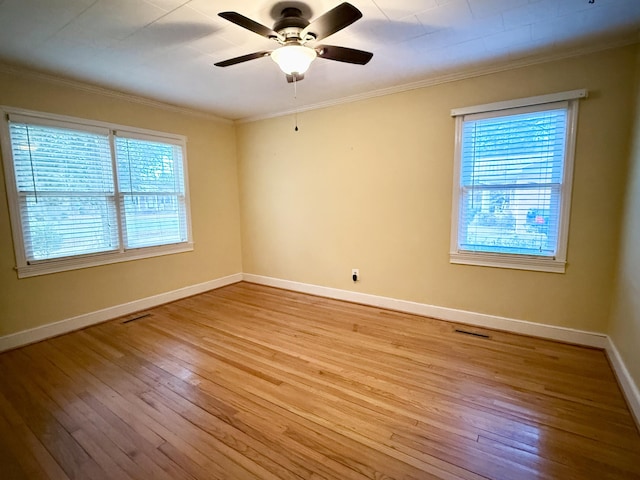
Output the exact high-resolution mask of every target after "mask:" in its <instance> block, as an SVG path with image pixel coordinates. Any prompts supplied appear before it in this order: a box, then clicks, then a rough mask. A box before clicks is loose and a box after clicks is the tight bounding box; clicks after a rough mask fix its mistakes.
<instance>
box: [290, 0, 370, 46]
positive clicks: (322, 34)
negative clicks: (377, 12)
mask: <svg viewBox="0 0 640 480" xmlns="http://www.w3.org/2000/svg"><path fill="white" fill-rule="evenodd" d="M360 18H362V12H360V10H358V9H357V8H356V7H354V6H353V5H351V4H350V3H347V2H345V3H341V4H340V5H338V6H337V7H335V8H333V9H331V10H329V11H328V12H327V13H325V14H324V15H321V16H319V17H318V18H316V19H315V20H314V21H313V22H311V23H310V24H309V25H308V26H307V27H306V28H305V29H304V30H302V32H301V34H300V38H305V37H306V36H307V35H308V34H309V33H311V34H313V36H314V37H315V39H316V40H322V39H323V38H326V37H328V36H329V35H333V34H334V33H336V32H337V31H339V30H342V29H343V28H345V27H348V26H349V25H351V24H352V23H353V22H355V21H356V20H358V19H360Z"/></svg>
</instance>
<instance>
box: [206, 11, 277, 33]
mask: <svg viewBox="0 0 640 480" xmlns="http://www.w3.org/2000/svg"><path fill="white" fill-rule="evenodd" d="M218 16H220V17H222V18H224V19H225V20H229V21H230V22H231V23H235V24H236V25H239V26H241V27H242V28H246V29H247V30H251V31H252V32H254V33H257V34H258V35H261V36H263V37H267V38H279V37H280V35H278V33H277V32H274V31H273V30H272V29H270V28H269V27H265V26H264V25H262V24H261V23H258V22H255V21H253V20H251V19H250V18H247V17H245V16H244V15H241V14H239V13H238V12H220V13H219V14H218Z"/></svg>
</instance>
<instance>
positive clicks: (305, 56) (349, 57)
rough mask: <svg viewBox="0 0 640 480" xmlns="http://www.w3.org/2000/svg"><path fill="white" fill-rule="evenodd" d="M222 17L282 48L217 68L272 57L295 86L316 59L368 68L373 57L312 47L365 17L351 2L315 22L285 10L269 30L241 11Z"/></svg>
mask: <svg viewBox="0 0 640 480" xmlns="http://www.w3.org/2000/svg"><path fill="white" fill-rule="evenodd" d="M218 15H219V16H220V17H222V18H224V19H225V20H228V21H230V22H232V23H235V24H236V25H239V26H241V27H243V28H246V29H247V30H251V31H252V32H254V33H257V34H258V35H261V36H263V37H266V38H268V39H270V40H275V41H276V42H278V44H279V45H280V46H279V47H278V48H276V49H275V50H263V51H261V52H255V53H249V54H248V55H242V56H240V57H235V58H231V59H229V60H224V61H222V62H218V63H215V66H217V67H228V66H231V65H236V64H238V63H242V62H247V61H249V60H254V59H256V58H262V57H269V56H270V57H271V58H272V59H273V60H274V61H275V62H276V63H277V64H278V66H279V67H280V69H281V70H282V71H283V72H284V73H285V75H286V76H287V81H288V82H289V83H291V82H294V81H298V80H302V79H303V78H304V74H305V72H306V71H307V69H308V68H309V66H310V65H311V62H313V60H315V59H316V57H320V58H324V59H327V60H336V61H338V62H346V63H354V64H357V65H365V64H366V63H368V62H369V60H371V57H373V53H370V52H365V51H363V50H356V49H354V48H346V47H336V46H333V45H314V46H310V45H309V43H313V42H316V41H319V40H322V39H324V38H326V37H328V36H329V35H333V34H334V33H336V32H338V31H340V30H342V29H343V28H346V27H348V26H349V25H351V24H352V23H354V22H355V21H357V20H359V19H360V18H361V17H362V13H361V12H360V10H358V9H357V8H356V7H354V6H353V5H351V4H350V3H347V2H345V3H342V4H340V5H338V6H337V7H335V8H332V9H331V10H329V11H328V12H326V13H325V14H323V15H321V16H319V17H318V18H316V19H315V20H313V21H312V22H309V20H308V19H306V18H305V17H304V16H303V14H302V11H301V10H300V9H299V8H297V7H286V8H283V9H282V12H281V14H280V18H279V19H278V20H276V22H275V24H274V25H273V28H269V27H266V26H264V25H262V24H260V23H258V22H255V21H253V20H251V19H250V18H247V17H245V16H244V15H241V14H239V13H237V12H221V13H219V14H218Z"/></svg>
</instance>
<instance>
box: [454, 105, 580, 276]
mask: <svg viewBox="0 0 640 480" xmlns="http://www.w3.org/2000/svg"><path fill="white" fill-rule="evenodd" d="M576 105H577V100H567V101H561V102H552V103H543V104H536V105H530V106H519V107H515V108H506V109H505V108H501V109H499V110H492V111H487V112H474V113H468V114H464V115H460V116H458V117H457V136H456V138H457V142H456V143H457V144H456V178H455V181H456V184H455V189H454V195H455V198H454V212H453V222H452V224H453V231H452V250H451V261H452V262H453V263H470V264H475V265H487V266H497V267H508V268H521V269H532V270H543V271H552V272H562V271H564V268H565V263H566V242H567V232H568V220H569V201H570V192H571V170H572V158H573V144H574V135H575V128H574V124H575V116H576V112H575V109H576V108H577V106H576Z"/></svg>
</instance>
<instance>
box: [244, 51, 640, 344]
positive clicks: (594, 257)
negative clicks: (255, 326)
mask: <svg viewBox="0 0 640 480" xmlns="http://www.w3.org/2000/svg"><path fill="white" fill-rule="evenodd" d="M634 59H635V47H625V48H620V49H616V50H609V51H606V52H602V53H596V54H591V55H588V56H582V57H577V58H572V59H567V60H562V61H558V62H554V63H548V64H541V65H537V66H530V67H526V68H521V69H517V70H511V71H507V72H502V73H496V74H491V75H486V76H481V77H477V78H473V79H467V80H463V81H457V82H453V83H448V84H443V85H438V86H433V87H428V88H422V89H418V90H413V91H409V92H404V93H399V94H394V95H389V96H385V97H380V98H374V99H369V100H365V101H360V102H356V103H351V104H347V105H341V106H336V107H332V108H327V109H322V110H316V111H312V112H306V113H301V114H299V125H300V131H299V132H294V131H293V120H292V118H290V117H287V118H275V119H269V120H263V121H257V122H252V123H247V124H241V125H239V126H238V130H237V137H238V159H239V173H240V201H241V212H242V242H243V243H242V247H243V248H242V252H243V266H244V271H245V272H246V273H253V274H258V275H266V276H272V277H277V278H280V279H287V280H292V281H299V282H305V283H311V284H317V285H323V286H329V287H335V288H341V289H347V290H355V291H361V292H365V293H371V294H376V295H383V296H388V297H394V298H398V299H405V300H411V301H416V302H422V303H426V304H431V305H438V306H444V307H450V308H456V309H464V310H470V311H474V312H482V313H488V314H492V315H500V316H506V317H510V318H516V319H524V320H529V321H533V322H539V323H543V324H552V325H558V326H564V327H572V328H578V329H584V330H592V331H599V332H605V331H606V330H607V322H608V317H609V312H610V307H611V301H612V282H613V278H614V270H615V259H616V255H617V253H616V252H617V246H618V240H619V224H620V212H621V207H622V201H623V195H622V188H621V186H622V185H623V184H624V178H625V169H626V163H627V162H626V159H627V145H628V138H629V131H630V124H631V115H632V114H631V111H630V110H631V109H630V108H629V99H630V98H631V97H632V95H633V88H634V86H633V77H634V68H635V67H634ZM577 88H587V89H588V90H589V91H590V97H589V98H588V99H586V100H584V101H581V105H580V115H579V125H578V137H577V151H576V165H575V173H574V179H575V180H574V190H573V208H572V218H571V227H570V238H569V249H568V262H569V264H568V268H567V272H566V274H551V273H539V272H525V271H517V270H508V269H497V268H484V267H474V266H461V265H452V264H450V263H449V260H448V252H449V235H450V225H451V195H452V183H453V181H452V161H453V146H454V140H453V138H454V121H453V119H452V118H451V116H450V110H451V109H452V108H455V107H463V106H469V105H477V104H483V103H487V102H493V101H500V100H507V99H513V98H519V97H527V96H533V95H541V94H546V93H553V92H558V91H564V90H573V89H577ZM299 95H304V88H301V89H300V91H299ZM636 243H637V242H636ZM352 267H357V268H359V269H360V274H361V279H362V280H361V282H358V283H357V284H355V285H354V284H353V283H352V282H351V280H350V272H351V268H352ZM635 298H637V296H636V297H635ZM636 307H637V306H636ZM636 312H637V310H636ZM636 314H637V313H636Z"/></svg>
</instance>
